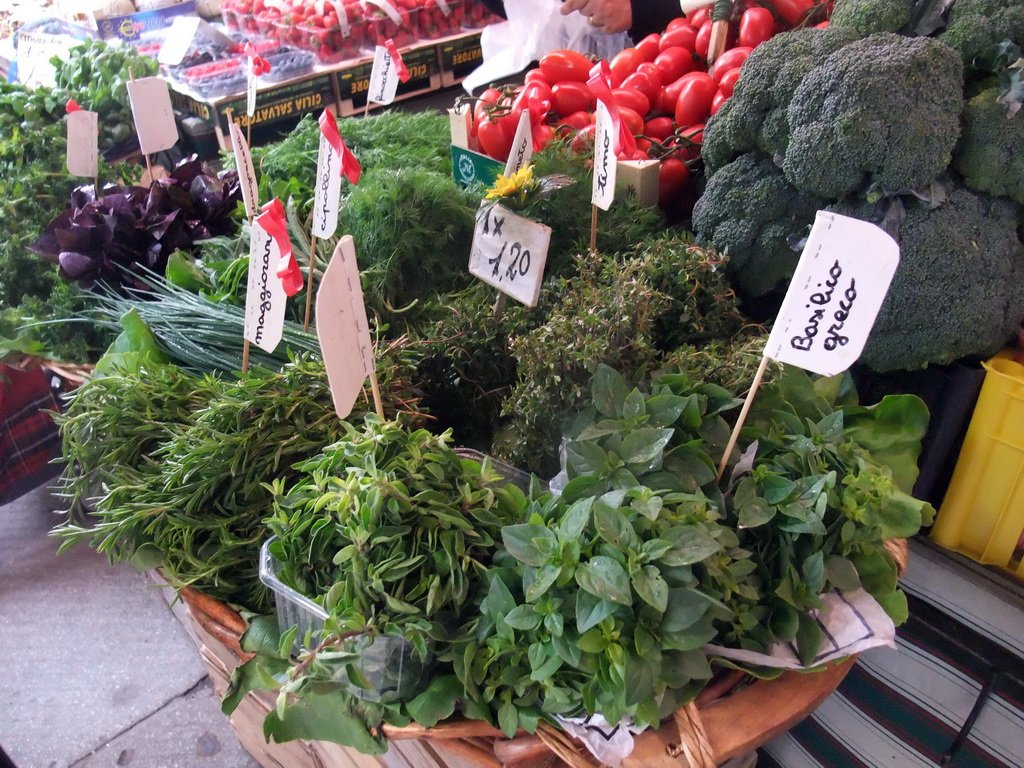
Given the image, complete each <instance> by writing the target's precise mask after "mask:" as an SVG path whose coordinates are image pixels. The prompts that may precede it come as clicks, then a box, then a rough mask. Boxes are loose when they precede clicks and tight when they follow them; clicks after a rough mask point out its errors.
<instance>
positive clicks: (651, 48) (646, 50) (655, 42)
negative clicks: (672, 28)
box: [636, 32, 661, 61]
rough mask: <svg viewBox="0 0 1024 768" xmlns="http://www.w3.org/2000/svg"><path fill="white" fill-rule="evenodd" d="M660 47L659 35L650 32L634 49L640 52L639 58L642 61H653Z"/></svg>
mask: <svg viewBox="0 0 1024 768" xmlns="http://www.w3.org/2000/svg"><path fill="white" fill-rule="evenodd" d="M660 45H661V35H659V34H658V33H656V32H652V33H651V34H649V35H648V36H647V37H645V38H644V39H643V40H641V41H640V42H639V43H637V44H636V49H637V50H638V51H640V57H641V58H642V59H643V60H644V61H654V57H655V56H657V55H658V49H659V46H660Z"/></svg>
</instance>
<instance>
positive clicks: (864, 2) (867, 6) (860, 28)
mask: <svg viewBox="0 0 1024 768" xmlns="http://www.w3.org/2000/svg"><path fill="white" fill-rule="evenodd" d="M915 5H917V0H836V3H835V7H834V8H833V10H832V16H831V19H830V21H829V27H830V28H831V29H852V30H853V31H854V32H856V33H858V34H860V35H864V36H867V35H873V34H875V33H877V32H896V31H898V30H900V29H903V27H905V26H907V24H909V23H910V20H911V19H912V18H913V15H914V6H915Z"/></svg>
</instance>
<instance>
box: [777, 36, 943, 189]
mask: <svg viewBox="0 0 1024 768" xmlns="http://www.w3.org/2000/svg"><path fill="white" fill-rule="evenodd" d="M961 109H963V63H962V62H961V61H960V57H959V56H957V55H956V53H955V52H954V51H953V50H952V49H951V48H949V47H948V46H946V45H943V44H942V43H940V42H938V41H936V40H933V39H931V38H925V37H916V38H907V37H901V36H899V35H894V34H879V35H872V36H870V37H866V38H864V39H862V40H858V41H856V42H853V43H850V44H849V45H847V46H844V47H843V48H841V49H839V50H838V51H836V52H835V53H834V54H832V56H830V57H829V58H828V60H827V61H825V62H824V63H822V64H821V66H819V67H817V68H816V69H814V70H812V71H811V72H810V73H809V74H808V75H807V76H806V77H805V78H804V79H803V80H802V81H801V83H800V86H799V87H798V88H797V89H796V92H795V93H794V94H793V99H792V101H790V103H789V110H788V112H787V118H788V121H789V129H790V134H789V147H788V149H787V150H786V155H785V161H784V163H783V170H784V171H785V173H786V178H787V179H789V180H790V182H792V183H793V184H794V185H795V186H797V187H799V188H800V189H802V190H804V191H805V192H810V193H812V194H816V195H821V196H822V197H830V198H835V199H838V198H841V197H843V196H844V195H848V194H850V193H853V192H855V191H857V190H858V189H860V188H861V187H862V186H864V185H865V184H875V185H878V186H881V187H882V188H883V189H888V190H900V189H918V188H920V187H923V186H925V185H927V184H929V183H931V182H932V181H934V180H935V179H936V178H937V177H938V175H939V174H940V173H942V172H943V171H944V170H945V169H946V167H947V166H948V165H949V161H950V155H951V153H952V150H953V147H954V146H955V144H956V140H957V137H958V136H959V133H960V123H959V115H960V110H961Z"/></svg>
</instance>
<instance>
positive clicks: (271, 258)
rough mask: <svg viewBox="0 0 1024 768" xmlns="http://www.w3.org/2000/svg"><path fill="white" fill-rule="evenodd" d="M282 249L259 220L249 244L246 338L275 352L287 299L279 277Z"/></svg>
mask: <svg viewBox="0 0 1024 768" xmlns="http://www.w3.org/2000/svg"><path fill="white" fill-rule="evenodd" d="M280 262H281V249H280V248H279V247H278V245H277V242H276V241H275V240H274V238H272V237H271V236H270V235H269V234H268V233H267V231H266V230H265V229H264V228H263V227H261V226H260V225H259V223H258V222H256V221H255V220H254V221H253V223H252V238H251V240H250V245H249V281H248V285H247V289H246V294H245V329H244V335H245V338H246V339H248V340H249V341H251V342H252V343H253V344H255V345H256V346H257V347H259V348H260V349H262V350H264V351H266V352H273V351H274V349H275V348H276V347H277V345H278V344H279V343H280V342H281V337H282V336H283V335H284V305H285V301H286V300H287V298H288V297H287V296H285V293H284V285H283V284H282V283H281V278H279V277H278V276H277V266H278V264H279V263H280Z"/></svg>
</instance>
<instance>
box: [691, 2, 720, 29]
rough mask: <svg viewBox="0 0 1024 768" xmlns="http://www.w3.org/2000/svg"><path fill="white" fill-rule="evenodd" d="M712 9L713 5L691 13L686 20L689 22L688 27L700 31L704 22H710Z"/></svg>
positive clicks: (709, 4) (703, 6) (704, 6)
mask: <svg viewBox="0 0 1024 768" xmlns="http://www.w3.org/2000/svg"><path fill="white" fill-rule="evenodd" d="M713 7H714V4H713V3H708V4H707V5H702V6H701V7H700V8H698V9H697V10H695V11H694V12H693V13H691V14H690V15H689V16H687V17H686V18H688V19H689V20H690V26H691V27H693V28H694V29H700V28H701V27H702V26H703V25H704V22H706V21H711V9H712V8H713Z"/></svg>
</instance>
